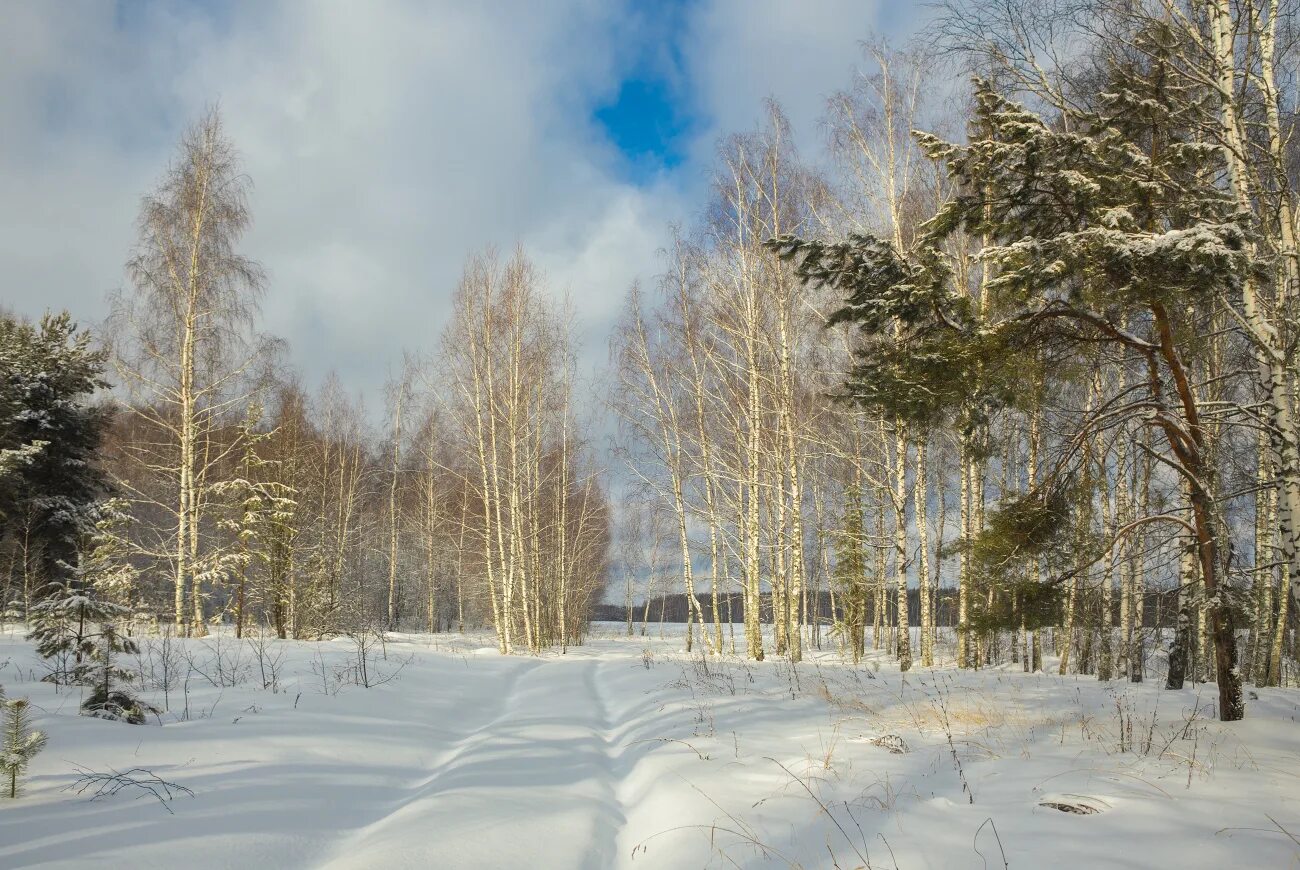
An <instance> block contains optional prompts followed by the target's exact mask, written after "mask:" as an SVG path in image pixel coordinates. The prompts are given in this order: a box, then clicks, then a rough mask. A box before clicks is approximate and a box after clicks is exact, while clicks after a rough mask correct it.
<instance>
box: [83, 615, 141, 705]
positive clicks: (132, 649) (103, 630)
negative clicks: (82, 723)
mask: <svg viewBox="0 0 1300 870" xmlns="http://www.w3.org/2000/svg"><path fill="white" fill-rule="evenodd" d="M94 640H95V643H94V651H93V653H92V655H91V658H90V660H89V661H87V662H84V663H83V664H82V665H80V666H79V667H78V668H77V670H76V680H77V682H78V683H80V684H81V685H83V686H87V687H89V689H90V693H89V694H88V695H86V698H85V700H83V701H82V702H81V711H82V713H84V714H85V715H87V716H93V717H94V718H97V719H111V720H113V721H116V722H127V723H129V724H131V725H143V724H144V722H145V715H146V714H147V713H157V712H158V711H157V710H156V709H155V708H154V707H153V706H151V705H149V704H147V703H145V702H144V701H142V700H140V699H139V698H137V697H136V696H135V695H133V694H132V693H131V690H130V688H129V687H128V686H126V685H124V684H128V683H131V682H134V680H135V674H134V673H133V672H132V671H130V670H128V669H126V668H123V667H120V666H119V665H118V664H117V661H116V657H117V656H118V655H119V654H122V653H125V654H127V655H133V654H135V653H137V652H139V648H138V647H137V646H136V644H135V642H134V641H133V640H131V639H130V638H127V637H123V636H122V635H120V634H118V631H117V627H116V626H115V625H113V623H111V622H105V623H102V624H101V625H100V626H99V630H98V632H97V633H96V635H95V639H94Z"/></svg>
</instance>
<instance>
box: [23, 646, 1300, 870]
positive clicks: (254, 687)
mask: <svg viewBox="0 0 1300 870" xmlns="http://www.w3.org/2000/svg"><path fill="white" fill-rule="evenodd" d="M674 630H675V631H677V632H680V630H681V627H680V626H677V627H675V629H674ZM651 632H652V637H650V638H641V637H633V638H628V637H625V636H622V627H621V626H612V625H611V626H600V627H597V629H596V631H595V632H594V636H593V637H592V639H591V641H590V642H589V643H588V644H587V645H586V646H584V647H581V648H578V649H571V650H569V652H568V654H567V655H560V654H558V653H556V654H547V655H545V656H542V657H537V658H533V657H527V656H519V657H513V658H503V657H502V656H500V655H498V654H497V653H496V651H495V649H494V648H493V647H492V643H491V638H490V637H489V636H487V635H485V634H477V635H466V636H457V635H436V636H429V635H396V636H393V637H392V638H391V639H390V641H389V642H388V644H387V646H386V649H383V648H377V649H375V651H374V654H373V656H372V657H371V658H370V659H369V661H368V664H367V668H368V680H369V681H370V682H372V683H378V684H377V685H372V686H371V687H370V688H365V687H363V686H360V685H357V684H356V682H357V677H356V669H355V665H356V663H357V653H356V649H355V644H354V642H353V641H351V640H349V639H346V638H344V639H339V640H335V641H331V642H326V643H319V644H318V643H295V642H280V641H267V642H265V643H264V644H263V645H262V646H263V648H262V650H261V656H260V657H259V655H258V650H257V649H256V647H257V646H258V645H257V644H256V643H251V642H243V643H237V642H236V641H234V640H233V639H231V638H229V637H224V638H221V639H220V640H217V639H211V638H210V639H207V640H204V641H189V642H185V643H182V642H178V641H172V642H171V644H170V647H171V648H170V650H168V649H166V648H165V645H164V642H163V641H161V640H159V639H153V640H146V641H145V642H144V643H145V649H144V650H143V651H142V655H141V661H139V662H130V663H131V664H132V665H133V666H135V667H136V668H137V669H139V670H141V671H143V676H144V679H145V681H146V685H148V686H150V687H151V688H150V689H149V691H148V692H146V693H145V694H146V697H148V698H150V699H151V700H153V701H154V702H155V703H156V704H157V705H158V706H160V707H161V706H163V705H164V704H166V706H167V707H168V712H166V713H165V714H163V716H162V717H161V720H162V723H163V725H162V727H158V725H156V724H154V725H150V726H138V727H133V726H129V725H123V724H116V723H112V722H105V721H99V720H94V719H88V718H85V717H81V716H78V715H77V707H78V703H79V701H80V695H79V690H71V691H69V690H66V689H65V690H62V691H61V692H56V691H55V689H54V687H53V686H50V685H48V684H44V683H40V682H38V680H39V677H40V675H41V671H42V663H41V662H40V660H39V659H38V658H37V657H36V656H35V654H34V653H33V651H32V648H31V645H30V644H29V643H27V642H25V641H23V640H22V639H21V636H20V635H15V634H8V635H5V636H3V637H0V684H3V685H4V687H5V689H6V691H7V693H8V695H9V697H11V698H12V697H21V696H24V695H27V696H30V698H31V700H32V704H33V707H34V709H35V720H36V725H37V727H39V728H41V729H43V730H45V731H46V732H47V733H48V734H49V738H50V739H49V745H48V747H47V748H46V750H45V751H44V753H42V754H41V755H40V756H38V757H37V759H36V760H35V762H34V763H33V765H32V768H31V770H30V775H29V779H28V783H27V791H26V794H25V796H23V797H22V798H21V799H19V800H18V801H7V800H6V801H0V867H4V868H10V867H69V868H70V867H76V868H85V867H105V868H109V867H132V868H184V870H200V868H217V867H220V868H240V870H249V868H307V867H311V868H339V870H342V868H369V867H383V868H407V867H410V868H431V867H447V868H461V867H505V868H552V867H555V868H569V867H580V868H606V867H633V868H658V867H671V868H694V867H730V866H741V867H792V866H798V867H805V868H813V867H834V866H838V867H843V868H849V867H868V866H869V867H874V868H900V870H910V868H964V867H970V868H985V867H989V868H994V867H1003V866H1004V864H1005V865H1009V866H1010V867H1013V868H1041V867H1078V868H1097V867H1134V868H1137V867H1141V868H1152V867H1177V868H1193V867H1289V866H1295V865H1296V864H1297V863H1300V843H1297V842H1296V840H1293V839H1292V838H1291V837H1292V836H1295V837H1300V721H1298V720H1300V692H1298V691H1296V690H1276V689H1274V690H1263V689H1261V690H1257V691H1256V694H1257V695H1258V698H1254V697H1252V699H1251V701H1250V704H1249V709H1248V718H1247V719H1246V721H1244V722H1240V723H1235V724H1231V725H1226V726H1225V725H1221V724H1220V723H1218V722H1216V721H1213V720H1212V719H1211V718H1210V717H1211V716H1212V715H1213V708H1214V703H1213V701H1214V689H1213V686H1209V687H1204V686H1202V687H1192V688H1188V689H1186V690H1184V691H1181V692H1166V691H1163V690H1161V689H1160V687H1159V686H1158V685H1157V684H1156V683H1154V682H1148V683H1146V684H1144V685H1140V686H1133V685H1130V684H1127V683H1119V682H1116V683H1112V684H1109V685H1104V684H1098V683H1097V681H1096V680H1094V679H1089V678H1082V677H1081V678H1075V677H1068V678H1062V677H1058V676H1055V675H1050V674H1049V675H1043V674H1037V675H1026V674H1023V673H1021V672H1019V670H1018V668H1016V669H1001V670H990V671H981V672H978V673H970V672H960V673H959V672H957V671H955V670H952V669H945V668H938V669H934V670H917V671H913V672H912V673H910V674H908V675H907V676H906V678H905V679H904V678H902V677H901V675H900V674H899V673H898V671H897V669H896V668H893V667H892V666H891V665H889V664H888V663H887V661H885V660H884V659H883V657H882V658H880V659H879V660H875V659H873V660H871V661H868V662H867V663H864V664H863V665H861V666H858V667H853V666H851V665H848V664H846V663H844V662H842V661H841V660H840V659H839V657H838V656H837V655H836V654H835V653H834V652H832V651H830V650H829V649H828V650H826V651H823V652H820V653H818V652H815V651H814V652H813V654H812V655H810V656H809V657H808V660H807V661H805V662H804V663H803V664H801V665H799V666H797V667H795V668H792V667H791V666H790V665H789V663H788V662H783V661H780V660H769V661H767V662H764V663H762V664H754V663H747V662H744V661H742V660H739V659H735V658H725V659H722V660H719V659H716V658H709V659H707V660H706V659H704V658H702V657H701V656H700V655H699V654H698V653H697V654H695V655H693V656H686V655H685V654H684V653H683V652H681V637H680V634H678V635H676V636H673V637H669V638H666V639H660V638H659V637H658V636H657V632H656V631H655V629H654V628H653V627H652V629H651ZM385 655H386V658H385ZM273 662H274V664H273V665H272V663H273ZM1049 662H1050V660H1049ZM165 671H171V672H172V673H171V676H170V679H167V675H166V674H165ZM164 682H169V683H170V685H169V687H168V688H167V689H166V691H165V692H164V690H163V688H162V684H163V683H164ZM78 768H80V769H84V770H88V771H98V772H107V771H109V770H110V769H115V770H118V771H127V770H130V769H133V768H141V769H144V770H147V771H149V772H151V773H152V774H153V775H156V776H157V777H159V778H161V779H163V780H166V781H169V782H172V783H175V784H177V785H179V786H183V787H184V788H187V789H189V790H190V791H192V792H193V795H192V796H188V795H185V794H183V793H178V794H177V796H176V797H175V798H174V799H173V800H171V801H168V802H166V803H165V805H164V804H163V803H160V802H159V801H158V800H155V799H154V798H153V797H152V796H150V795H148V794H145V795H144V796H143V797H141V798H139V799H135V798H137V797H138V795H139V793H138V792H137V791H136V790H135V789H132V788H127V789H124V790H123V791H120V792H118V793H117V794H116V795H115V796H111V797H103V798H100V799H97V800H94V801H91V800H88V797H87V796H88V794H89V792H83V793H82V794H77V793H76V792H75V791H71V790H68V787H69V786H71V785H74V784H75V783H76V779H77V772H78ZM1052 805H1055V806H1052ZM1057 807H1076V808H1077V807H1085V808H1089V809H1091V810H1094V811H1093V812H1087V813H1080V812H1070V811H1063V810H1062V809H1059V808H1057ZM169 810H170V811H171V812H169ZM1286 832H1289V835H1288V834H1287V833H1286Z"/></svg>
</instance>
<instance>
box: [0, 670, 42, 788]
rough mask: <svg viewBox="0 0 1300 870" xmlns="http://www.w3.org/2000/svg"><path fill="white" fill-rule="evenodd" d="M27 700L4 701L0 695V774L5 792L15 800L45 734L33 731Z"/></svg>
mask: <svg viewBox="0 0 1300 870" xmlns="http://www.w3.org/2000/svg"><path fill="white" fill-rule="evenodd" d="M27 706H28V704H27V699H26V698H15V699H14V700H12V701H5V700H4V695H3V692H0V707H2V708H3V709H4V716H5V721H4V746H3V747H2V749H3V751H0V772H2V773H3V774H4V779H5V782H4V787H5V793H6V794H7V795H8V796H9V797H10V798H16V797H18V791H19V786H20V785H21V784H22V778H23V774H24V773H25V772H26V770H27V765H28V764H30V763H31V760H32V759H33V758H35V757H36V754H37V753H39V752H40V751H41V750H42V749H44V748H45V734H44V733H43V732H40V731H33V730H32V728H31V722H30V720H29V716H28V713H27Z"/></svg>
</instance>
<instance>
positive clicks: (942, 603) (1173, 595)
mask: <svg viewBox="0 0 1300 870" xmlns="http://www.w3.org/2000/svg"><path fill="white" fill-rule="evenodd" d="M696 597H697V598H698V599H699V602H700V607H701V609H702V610H703V612H704V620H705V621H706V622H713V621H714V620H713V597H712V595H710V594H709V593H703V594H697V596H696ZM759 598H760V604H759V606H760V610H759V620H760V621H761V622H764V623H770V622H771V621H772V594H771V593H770V592H764V593H762V594H761V595H760V596H759ZM892 600H893V599H892V596H891V597H890V603H891V604H892ZM806 601H807V610H806V613H807V616H808V621H809V622H812V620H813V619H816V620H817V621H818V622H820V623H821V624H822V625H831V624H833V623H834V622H835V620H836V618H837V614H836V612H835V610H833V609H832V607H831V604H832V601H831V596H830V594H829V593H828V592H825V591H822V592H818V593H810V594H809V595H808V596H807V599H806ZM836 603H838V602H836ZM649 605H650V607H649V611H648V614H647V610H646V602H645V601H640V602H638V603H636V604H633V605H632V619H633V621H635V622H640V621H641V620H642V619H643V618H645V619H647V620H648V621H649V622H680V623H684V622H686V619H687V614H688V613H689V612H690V611H689V607H688V605H687V601H686V596H685V595H684V594H682V593H680V592H679V593H675V594H673V595H659V596H656V597H654V598H652V599H650V601H649ZM718 610H719V612H720V615H721V617H722V622H743V621H744V619H745V602H744V596H743V595H742V594H741V593H740V592H730V593H726V594H720V595H719V596H718ZM885 610H886V612H885V613H884V614H882V615H883V617H884V619H883V621H884V622H885V623H886V624H891V625H892V624H893V620H894V609H893V607H892V606H890V607H886V608H885ZM1176 610H1177V592H1176V590H1169V591H1163V592H1161V591H1153V590H1148V591H1147V592H1146V595H1145V602H1144V606H1143V609H1142V616H1143V619H1142V624H1143V626H1144V627H1146V628H1172V627H1173V626H1174V622H1175V617H1176V615H1177V613H1176ZM1116 612H1118V610H1117V611H1116ZM627 614H628V608H627V606H626V605H623V604H597V605H596V606H595V607H594V608H593V610H592V615H591V618H592V619H593V620H594V621H597V622H625V621H626V620H627ZM875 615H876V614H875V610H874V607H873V603H872V602H871V601H868V602H867V617H866V623H867V625H871V624H873V623H874V622H875ZM907 615H908V621H909V623H910V624H911V625H914V626H919V625H920V624H921V596H920V592H919V591H918V590H916V589H909V590H908V592H907ZM935 624H936V625H937V626H940V627H945V628H955V627H956V625H957V590H956V589H943V590H940V591H939V593H938V594H937V595H936V596H935Z"/></svg>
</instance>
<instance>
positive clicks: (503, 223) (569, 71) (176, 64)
mask: <svg viewBox="0 0 1300 870" xmlns="http://www.w3.org/2000/svg"><path fill="white" fill-rule="evenodd" d="M920 6H921V4H920V2H919V0H916V2H913V0H878V2H877V0H801V2H793V0H788V2H777V0H770V2H758V0H698V2H691V0H658V2H657V0H535V2H525V0H520V2H486V0H485V2H450V0H449V2H375V0H371V2H342V0H339V2H325V0H318V2H306V0H303V2H267V0H191V2H171V3H161V2H158V3H152V2H135V0H121V2H118V3H113V2H108V0H98V2H63V0H60V2H37V0H13V2H8V3H6V4H4V8H3V13H2V16H3V17H2V20H3V27H0V208H3V209H4V215H5V221H4V228H5V231H4V232H3V233H0V262H3V264H4V268H3V281H4V290H3V292H0V303H3V304H5V305H6V306H8V307H10V308H13V309H16V310H18V311H19V312H21V313H24V314H28V315H32V316H35V315H39V314H40V313H42V312H43V311H44V310H45V309H47V308H49V309H64V308H66V309H69V310H70V311H72V312H73V314H74V315H75V316H76V317H77V318H79V319H80V320H81V321H82V322H83V323H88V324H93V323H95V322H96V321H98V320H99V319H100V318H101V317H102V316H103V315H104V313H105V306H104V296H105V293H106V292H107V291H109V290H110V289H112V288H114V287H117V286H120V285H121V284H122V283H123V281H124V280H125V276H124V273H123V263H124V262H125V260H126V258H127V256H128V254H129V252H130V249H131V245H132V242H133V238H134V221H135V217H136V212H137V208H138V205H139V200H140V197H141V196H142V195H143V194H144V193H145V192H147V191H148V190H150V189H151V188H152V187H153V186H154V184H155V183H156V182H157V180H158V178H159V176H160V175H161V173H162V172H163V170H164V169H165V167H166V165H167V162H168V160H169V159H170V157H171V155H172V153H173V151H174V148H175V144H176V141H177V139H178V137H179V135H180V132H181V131H182V129H183V128H184V127H185V126H186V125H187V124H188V123H189V122H190V121H192V120H193V119H194V118H195V117H196V116H198V115H199V114H201V113H202V111H203V110H204V108H205V106H207V105H209V104H211V103H213V102H219V104H220V107H221V109H222V112H223V114H224V116H225V120H226V124H227V130H228V132H229V133H230V135H231V137H232V138H233V139H234V141H235V143H236V145H237V146H238V148H239V150H240V153H241V154H242V157H243V161H244V167H245V169H246V171H247V173H248V175H249V176H251V178H252V180H253V184H254V189H253V196H252V203H251V204H252V209H253V215H254V225H253V227H252V229H251V230H250V232H249V234H248V235H247V237H246V240H245V245H244V250H245V252H246V253H247V254H249V255H251V256H253V257H254V258H256V259H257V260H259V261H260V262H261V263H262V265H263V266H264V267H265V269H266V271H267V272H268V275H269V283H268V292H267V296H266V301H265V305H264V327H265V329H266V330H268V331H270V332H272V333H275V334H277V335H280V336H283V337H285V338H287V339H288V340H289V342H290V346H291V358H292V360H293V361H294V363H295V364H296V365H297V366H298V367H299V368H300V369H301V370H302V371H303V373H304V374H305V376H306V379H307V382H308V383H309V384H315V383H318V382H319V380H320V378H321V377H322V376H323V375H324V374H325V373H326V372H327V371H328V370H330V369H331V368H333V369H336V370H338V372H339V374H340V376H341V377H342V378H343V381H344V383H345V384H346V385H347V386H348V387H349V388H351V389H353V390H356V391H359V392H362V393H365V394H368V403H369V404H370V405H371V406H372V407H373V406H375V405H377V404H378V403H379V397H378V395H377V391H378V389H379V386H380V385H381V384H382V382H383V381H384V379H385V377H386V374H387V372H388V370H389V369H390V367H392V366H393V365H395V364H396V363H397V361H398V359H399V357H400V350H401V349H402V348H408V349H412V350H422V349H428V348H431V347H432V346H433V344H434V342H435V341H436V339H437V336H438V334H439V333H440V332H441V330H442V328H443V324H444V322H445V318H446V316H447V313H448V309H449V300H450V298H451V294H452V291H453V289H454V287H455V284H456V280H457V278H458V276H459V273H460V269H461V265H462V263H463V261H464V258H465V256H466V254H467V253H469V252H472V251H475V250H478V249H481V248H482V247H484V246H485V245H489V244H495V245H497V246H498V247H502V248H507V249H508V248H510V247H512V246H513V245H515V244H516V243H518V244H521V245H523V247H524V248H525V250H526V251H527V252H528V253H529V254H530V255H531V256H532V257H533V258H534V259H535V260H536V261H537V262H538V263H539V265H540V266H541V267H542V269H543V271H544V273H545V275H546V277H547V280H548V282H549V283H550V285H551V286H552V287H555V288H557V289H567V290H568V291H569V292H570V293H571V294H572V297H573V298H574V300H575V302H576V307H577V309H578V313H579V316H580V318H581V323H580V324H579V327H580V329H581V330H582V336H583V359H584V367H585V368H587V369H588V371H589V372H594V371H595V370H596V369H597V368H598V364H599V362H600V361H602V360H603V358H604V347H605V333H606V331H607V329H608V326H609V324H610V322H611V320H612V319H613V317H614V316H615V314H616V312H617V309H618V306H619V304H620V302H621V300H622V297H623V294H624V292H625V290H626V288H627V286H628V285H629V284H630V283H631V281H632V280H634V279H636V278H641V279H643V280H647V279H650V278H652V277H653V275H654V274H655V272H656V271H657V267H658V255H657V250H658V249H659V248H660V247H661V246H662V244H663V242H664V240H665V238H666V231H667V228H668V227H669V225H670V224H672V223H680V224H689V223H690V222H691V221H692V220H693V219H694V217H695V215H696V214H697V213H698V212H699V211H700V209H701V208H702V205H703V197H704V194H705V182H706V179H707V173H708V171H709V167H710V164H711V161H712V157H713V153H714V143H715V142H716V140H717V138H718V137H719V136H720V135H722V134H725V133H727V132H731V131H735V130H744V129H749V128H750V127H752V126H753V125H754V123H755V121H756V119H757V118H758V115H759V112H760V109H761V103H762V100H763V99H764V98H765V97H768V96H774V97H776V98H777V99H778V100H780V101H781V102H782V103H783V104H784V106H785V108H786V110H787V112H788V114H789V115H790V117H791V120H792V121H793V123H794V125H795V130H796V133H797V135H798V137H799V140H800V141H801V142H802V143H804V145H805V146H806V148H808V149H813V148H815V146H816V144H817V142H818V129H817V123H816V122H817V117H818V116H819V114H820V111H821V107H822V103H823V99H824V97H825V96H827V95H828V94H830V93H831V92H832V91H834V90H836V89H838V88H841V87H843V86H844V85H846V84H847V83H848V81H849V79H850V77H851V75H852V74H853V71H854V70H855V68H857V67H858V66H859V64H860V61H861V51H860V43H861V41H862V40H864V39H869V38H871V37H872V36H873V35H877V34H883V35H888V36H890V37H892V38H896V39H897V38H902V37H905V36H907V35H909V34H910V33H911V32H912V31H913V30H914V29H915V27H916V26H917V21H918V19H919V17H920V12H919V11H918V10H919V7H920Z"/></svg>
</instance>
